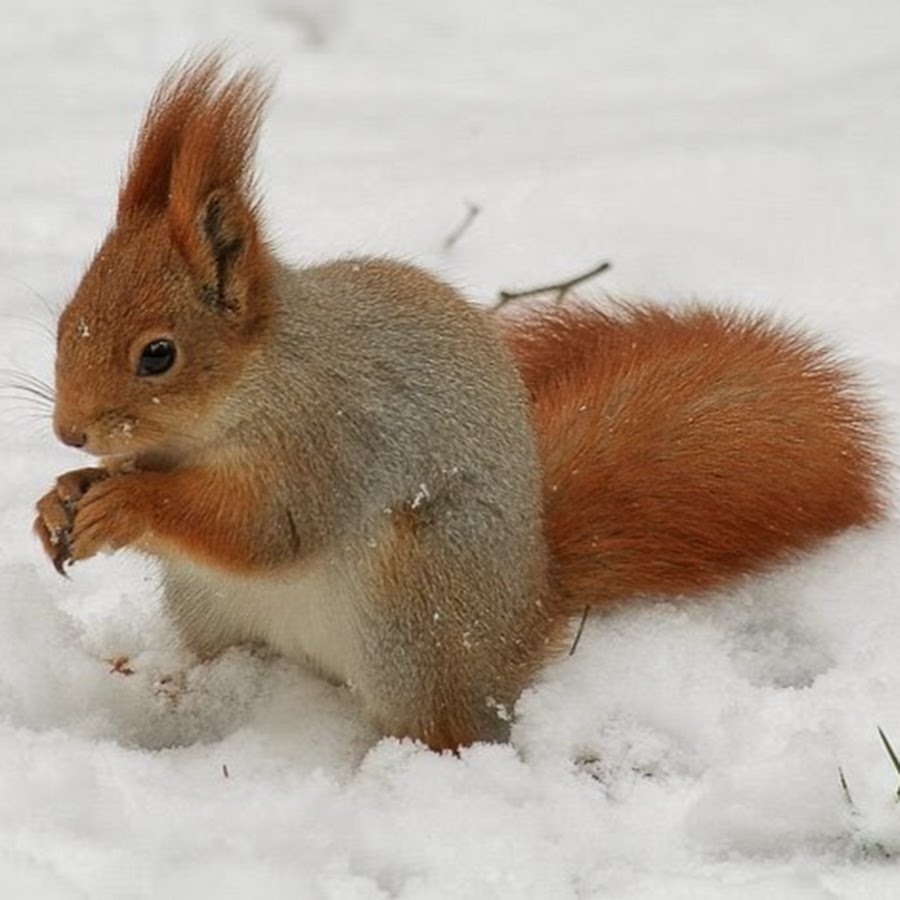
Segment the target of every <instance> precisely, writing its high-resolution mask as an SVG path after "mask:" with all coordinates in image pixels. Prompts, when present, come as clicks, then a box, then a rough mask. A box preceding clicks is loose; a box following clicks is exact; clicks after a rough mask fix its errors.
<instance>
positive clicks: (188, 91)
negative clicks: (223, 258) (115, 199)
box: [118, 53, 269, 225]
mask: <svg viewBox="0 0 900 900" xmlns="http://www.w3.org/2000/svg"><path fill="white" fill-rule="evenodd" d="M222 68H223V60H222V57H221V54H219V53H210V54H208V55H207V56H204V57H201V58H200V59H198V60H194V61H191V60H188V61H187V62H185V63H182V64H179V65H176V66H175V67H174V68H172V69H171V70H170V71H169V72H168V74H167V75H166V76H165V77H164V78H163V80H162V82H161V83H160V85H159V87H158V88H157V89H156V92H155V93H154V95H153V98H152V99H151V101H150V106H149V108H148V110H147V113H146V115H145V117H144V121H143V124H142V125H141V129H140V131H139V132H138V136H137V140H136V142H135V146H134V149H133V151H132V154H131V159H130V162H129V166H128V172H127V175H126V177H125V179H124V181H123V183H122V187H121V189H120V191H119V206H118V219H119V221H120V223H121V222H122V220H124V219H128V218H130V217H132V216H136V215H139V214H141V213H155V212H163V211H164V210H168V211H169V213H170V216H171V217H172V218H173V219H174V220H176V221H177V222H178V223H179V224H182V225H186V224H187V223H186V222H184V221H183V220H184V218H185V217H184V214H185V212H187V211H188V210H189V215H188V216H187V218H188V219H189V220H190V221H191V223H192V222H193V218H194V213H195V212H196V211H197V208H198V205H199V204H200V203H201V202H202V201H203V200H204V199H205V197H206V196H207V195H208V194H209V193H210V191H212V190H213V189H215V188H229V189H231V190H233V191H235V192H236V193H239V194H241V195H243V196H244V199H245V200H246V201H247V202H248V205H252V199H253V198H252V196H251V194H252V190H253V173H252V164H253V155H254V151H255V149H256V142H257V136H258V134H259V127H260V124H261V121H262V114H263V110H264V108H265V104H266V101H267V99H268V96H269V86H268V85H267V84H266V83H265V82H264V81H263V79H262V77H261V76H260V74H259V73H258V72H257V71H255V70H252V69H250V70H244V71H240V72H238V73H236V74H235V75H233V76H232V77H231V78H229V79H227V80H224V81H223V79H222ZM173 224H174V222H173Z"/></svg>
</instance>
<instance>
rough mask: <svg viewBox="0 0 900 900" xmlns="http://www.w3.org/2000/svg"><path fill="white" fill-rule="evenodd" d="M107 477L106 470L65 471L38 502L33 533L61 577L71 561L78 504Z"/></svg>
mask: <svg viewBox="0 0 900 900" xmlns="http://www.w3.org/2000/svg"><path fill="white" fill-rule="evenodd" d="M108 474H109V473H108V472H107V471H106V469H99V468H86V469H75V470H74V471H72V472H66V473H65V474H64V475H60V476H59V478H57V479H56V484H55V485H54V486H53V488H51V489H50V490H49V491H47V493H46V494H44V496H43V497H41V499H40V500H38V502H37V518H36V519H35V521H34V531H35V534H37V536H38V537H39V538H40V539H41V543H42V544H43V545H44V551H45V552H46V553H47V556H49V557H50V559H51V561H52V562H53V565H54V567H55V568H56V571H57V572H59V573H60V575H64V574H65V571H64V569H63V566H64V565H65V564H66V563H67V562H70V561H71V560H72V559H73V556H72V529H73V526H74V524H75V513H76V510H77V509H78V504H79V502H80V500H81V499H82V498H83V497H84V495H85V493H86V492H87V491H88V489H89V488H90V487H91V485H93V484H96V483H97V482H99V481H102V480H103V479H105V478H106V477H107V476H108Z"/></svg>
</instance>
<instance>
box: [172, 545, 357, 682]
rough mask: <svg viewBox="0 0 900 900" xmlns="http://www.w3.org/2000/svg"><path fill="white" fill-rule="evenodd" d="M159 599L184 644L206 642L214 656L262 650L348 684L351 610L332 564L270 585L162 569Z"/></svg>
mask: <svg viewBox="0 0 900 900" xmlns="http://www.w3.org/2000/svg"><path fill="white" fill-rule="evenodd" d="M166 597H167V602H168V603H169V605H170V607H171V608H172V611H173V613H174V614H175V618H176V620H180V621H181V622H182V624H183V625H184V626H185V632H186V634H185V637H186V638H187V640H188V642H189V643H192V642H195V643H196V642H198V641H197V638H200V639H201V641H200V642H203V640H204V639H205V635H212V634H215V644H217V645H220V646H219V647H218V648H217V649H221V648H222V646H227V645H228V644H235V643H246V642H262V643H264V644H266V645H267V646H269V647H271V648H272V649H274V650H276V651H277V652H279V653H282V654H283V655H284V656H287V657H289V658H292V659H298V660H302V661H306V662H312V663H313V664H314V665H315V666H316V667H317V668H318V669H319V670H320V671H321V672H322V673H323V674H324V675H326V676H328V677H330V678H333V679H335V680H337V681H342V682H348V681H352V680H353V674H354V669H355V668H356V665H355V664H356V663H357V662H358V652H359V647H358V641H357V636H356V628H355V625H356V623H355V621H354V620H355V617H354V615H353V606H354V604H353V602H352V597H351V589H350V585H349V583H348V580H347V578H346V575H345V573H344V572H343V571H342V567H341V566H339V565H338V564H336V563H328V562H321V563H316V564H313V565H309V564H307V565H305V566H304V567H303V569H302V570H301V571H299V572H298V571H293V572H286V573H284V574H282V575H279V576H277V577H274V576H270V577H266V578H261V577H259V576H256V577H252V578H243V577H240V576H235V575H230V574H228V573H224V572H221V571H219V570H216V569H210V568H207V567H205V566H200V565H196V564H193V563H186V562H180V561H179V562H170V563H169V565H168V566H167V577H166ZM197 629H199V631H198V633H197V634H196V635H194V636H192V634H191V632H193V631H195V630H197Z"/></svg>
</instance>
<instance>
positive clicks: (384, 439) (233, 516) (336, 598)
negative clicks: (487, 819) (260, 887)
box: [35, 55, 885, 749]
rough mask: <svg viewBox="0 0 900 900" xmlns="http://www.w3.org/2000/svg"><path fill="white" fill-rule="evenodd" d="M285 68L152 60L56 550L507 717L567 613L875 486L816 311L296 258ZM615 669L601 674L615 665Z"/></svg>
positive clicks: (403, 720)
mask: <svg viewBox="0 0 900 900" xmlns="http://www.w3.org/2000/svg"><path fill="white" fill-rule="evenodd" d="M267 93H268V91H267V89H266V87H265V85H264V84H263V83H262V81H261V80H260V78H259V77H258V75H257V74H255V73H254V72H253V71H244V72H239V73H237V74H235V75H233V76H232V77H231V78H226V77H224V75H223V72H222V63H221V60H220V59H219V58H218V57H216V56H215V55H213V56H209V57H205V58H203V59H199V60H194V61H192V62H188V63H186V64H183V65H181V66H179V67H176V68H175V69H173V70H172V71H171V72H170V73H169V74H168V75H167V76H166V78H165V79H164V80H163V82H162V83H161V85H160V86H159V88H158V89H157V91H156V93H155V95H154V97H153V98H152V101H151V103H150V106H149V109H148V111H147V113H146V116H145V119H144V121H143V125H142V127H141V129H140V132H139V134H138V137H137V141H136V144H135V146H134V148H133V151H132V154H131V159H130V165H129V167H128V170H127V172H126V174H125V177H124V179H123V181H122V184H121V188H120V192H119V198H118V208H117V213H116V219H115V223H114V225H113V227H112V229H111V231H110V232H109V234H108V235H107V237H106V239H105V241H104V242H103V244H102V246H101V248H100V249H99V251H98V252H97V254H96V256H95V257H94V259H93V261H92V262H91V264H90V266H89V268H88V270H87V272H86V274H85V275H84V277H83V280H82V281H81V283H80V285H79V286H78V288H77V290H76V292H75V295H74V297H73V298H72V300H71V301H70V302H69V304H68V306H67V307H66V308H65V310H64V311H63V313H62V315H61V317H60V320H59V327H58V343H57V355H56V400H55V409H54V429H55V432H56V434H57V436H58V437H59V439H60V440H62V441H63V442H64V443H66V444H69V445H71V446H73V447H77V448H80V449H81V450H84V451H85V452H87V453H89V454H91V455H93V456H95V457H99V459H100V462H99V465H98V466H97V467H94V468H86V469H79V470H76V471H73V472H68V473H66V474H64V475H62V476H60V477H59V478H58V479H57V482H56V484H55V486H54V487H53V489H52V490H50V491H49V492H48V493H47V494H46V495H45V496H44V497H43V498H42V499H41V500H40V501H39V502H38V504H37V509H38V517H37V520H36V522H35V530H36V532H37V534H38V535H39V536H40V538H41V540H42V541H43V545H44V548H45V550H46V552H47V554H48V555H49V556H50V558H51V559H52V560H53V561H54V563H55V564H56V566H57V567H58V568H59V569H60V570H61V571H62V570H63V566H64V565H68V564H70V563H71V562H73V561H77V560H82V559H87V558H88V557H91V556H93V555H94V554H96V553H97V552H98V551H101V550H104V549H112V550H115V549H118V548H121V547H133V548H136V549H138V550H141V551H144V552H145V553H147V554H150V555H151V556H153V557H156V558H157V559H158V560H159V562H160V565H161V569H162V587H163V592H164V598H165V605H166V607H167V609H168V611H169V613H170V615H171V617H172V619H173V620H174V622H175V624H176V625H177V627H178V629H179V631H180V633H181V634H182V635H183V638H184V641H185V643H186V645H187V646H188V647H189V648H191V649H192V650H193V651H195V652H196V653H197V654H198V655H199V656H200V657H202V658H208V657H211V656H213V655H215V654H217V653H219V652H221V651H222V650H223V649H224V648H226V647H228V646H230V645H233V644H235V643H241V642H246V643H261V644H263V645H267V646H268V647H269V648H272V649H274V650H275V651H278V652H281V653H283V654H285V655H287V656H288V657H291V658H296V659H302V660H305V661H307V662H312V663H313V664H314V665H315V666H316V667H318V668H319V669H320V670H321V671H322V672H323V673H324V674H325V675H327V676H329V677H331V678H333V679H336V680H338V681H340V682H343V683H346V684H347V685H349V686H350V687H351V688H352V690H353V691H354V692H355V694H356V695H357V696H358V697H359V700H360V702H361V704H362V706H363V708H364V710H365V712H366V713H367V715H368V716H369V717H370V718H371V720H372V721H374V723H376V725H377V726H378V727H379V728H380V729H381V730H382V731H383V732H385V733H388V734H393V735H399V736H409V737H412V738H415V739H418V740H421V741H423V742H425V743H426V744H427V745H428V746H430V747H432V748H434V749H447V748H451V749H452V748H457V747H459V746H461V745H465V744H469V743H471V742H473V741H476V740H504V739H506V738H507V736H508V731H509V722H510V714H511V710H512V708H513V705H514V703H515V701H516V699H517V697H518V695H519V693H520V691H521V690H522V688H523V686H525V685H527V684H528V683H529V682H530V681H531V680H532V679H533V678H534V676H535V674H536V673H537V672H538V670H539V669H540V668H541V666H542V665H544V664H545V663H546V662H547V661H548V660H549V659H551V658H553V656H554V655H555V654H556V653H557V652H558V651H559V650H560V649H561V648H562V647H563V646H564V645H565V644H566V641H567V640H568V636H569V634H570V631H571V627H572V621H573V616H577V615H580V614H581V612H582V610H585V609H587V608H591V607H599V606H604V605H608V604H612V603H615V602H617V601H622V600H625V599H628V598H632V597H638V596H641V595H669V596H674V595H681V594H696V593H699V592H701V591H703V590H704V589H707V588H710V587H713V586H716V585H721V584H726V583H728V582H729V581H732V580H734V579H737V578H739V577H741V576H743V575H745V574H747V573H752V572H754V571H756V570H758V569H760V568H761V567H763V566H765V565H768V564H772V563H776V562H778V561H781V560H784V559H785V558H787V557H790V556H791V555H792V554H795V553H797V552H800V551H803V550H806V549H808V548H811V547H812V546H813V545H814V544H815V543H816V542H817V541H819V540H820V539H823V538H825V537H827V536H829V535H833V534H835V533H836V532H838V531H840V530H841V529H845V528H848V527H851V526H855V525H863V524H866V523H870V522H872V521H874V520H876V519H877V518H878V517H879V516H880V515H881V514H882V512H883V511H884V507H885V499H884V492H883V487H882V486H883V483H884V477H883V473H884V469H885V454H884V452H883V442H882V438H881V434H880V425H879V419H878V416H877V414H876V412H875V411H874V410H873V408H872V405H871V404H870V403H869V402H868V401H867V399H866V398H865V396H864V394H863V393H862V392H861V391H860V387H859V384H858V381H857V379H856V377H855V376H854V374H853V373H852V372H851V371H850V370H849V369H848V368H847V367H846V366H845V365H843V364H842V363H840V362H839V361H838V360H837V359H836V358H835V356H834V355H833V354H832V353H831V352H830V351H829V350H828V349H827V348H825V347H823V346H822V345H820V344H819V343H818V342H817V341H816V340H814V339H812V338H810V337H808V336H806V335H804V334H802V333H798V332H797V331H796V330H792V329H785V328H782V327H780V326H778V325H777V324H773V323H772V322H771V321H770V320H768V319H766V318H764V317H754V316H748V315H744V314H740V313H735V312H729V311H723V310H718V309H706V308H690V309H686V310H680V311H671V310H667V309H664V308H662V307H660V306H656V305H652V304H637V305H630V306H629V305H621V304H620V305H613V306H611V307H610V308H608V309H605V310H603V309H597V308H593V307H590V306H587V305H579V304H578V303H574V304H569V305H563V306H544V307H538V308H533V309H527V310H524V311H520V312H514V313H512V314H510V313H496V312H491V311H487V310H484V309H480V308H476V307H475V306H472V305H470V304H468V303H467V302H466V301H465V300H464V299H463V298H462V297H461V296H460V294H459V293H458V292H457V291H456V290H454V289H453V288H452V287H450V286H449V285H447V284H445V283H444V282H442V281H440V280H438V279H436V278H435V277H433V276H432V275H430V274H428V273H426V272H425V271H422V270H421V269H418V268H415V267H413V266H411V265H407V264H404V263H399V262H393V261H390V260H387V259H344V260H339V261H336V262H331V263H327V264H324V265H317V266H312V267H306V268H294V267H289V266H287V265H286V264H285V263H283V262H282V261H281V260H280V259H279V258H278V257H277V256H276V254H275V253H274V251H273V249H272V248H271V246H270V245H269V244H268V243H267V241H266V236H265V231H264V228H263V223H262V221H261V216H260V203H259V198H258V196H257V193H256V191H255V189H254V178H253V170H252V157H253V153H254V149H255V145H256V140H257V132H258V129H259V125H260V120H261V116H262V111H263V108H264V104H265V100H266V97H267ZM600 689H602V686H598V690H600Z"/></svg>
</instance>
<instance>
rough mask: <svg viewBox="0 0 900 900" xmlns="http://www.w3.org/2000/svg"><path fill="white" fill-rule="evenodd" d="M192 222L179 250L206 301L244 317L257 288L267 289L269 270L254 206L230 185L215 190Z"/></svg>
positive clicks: (251, 303)
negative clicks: (229, 187) (197, 281)
mask: <svg viewBox="0 0 900 900" xmlns="http://www.w3.org/2000/svg"><path fill="white" fill-rule="evenodd" d="M194 227H195V231H194V234H193V235H192V236H191V237H192V238H193V239H192V240H191V239H188V240H186V241H183V242H182V248H181V249H182V253H183V254H184V255H185V258H186V260H187V262H188V264H189V265H190V266H191V268H192V269H193V270H194V272H195V274H196V275H197V276H198V278H199V281H200V284H201V296H202V299H203V301H204V302H205V303H208V304H209V305H210V306H211V307H212V308H213V309H215V310H216V311H218V312H221V313H223V314H226V315H230V316H235V317H238V318H240V317H243V316H245V315H246V314H247V313H248V312H249V311H250V310H251V308H252V306H253V303H254V296H255V295H256V294H257V292H259V291H265V290H266V281H267V280H268V279H267V276H268V269H269V266H268V259H267V254H266V252H265V249H264V247H263V246H262V244H261V241H260V238H259V234H258V226H257V221H256V212H255V210H254V208H253V206H252V205H250V204H249V203H248V202H247V200H246V199H245V198H244V197H241V196H239V195H235V194H234V193H232V192H231V191H229V190H228V189H224V188H219V189H216V190H213V191H211V192H210V193H209V194H207V195H206V198H205V199H204V200H203V202H202V203H201V204H200V207H199V210H198V212H197V217H196V221H195V226H194Z"/></svg>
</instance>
